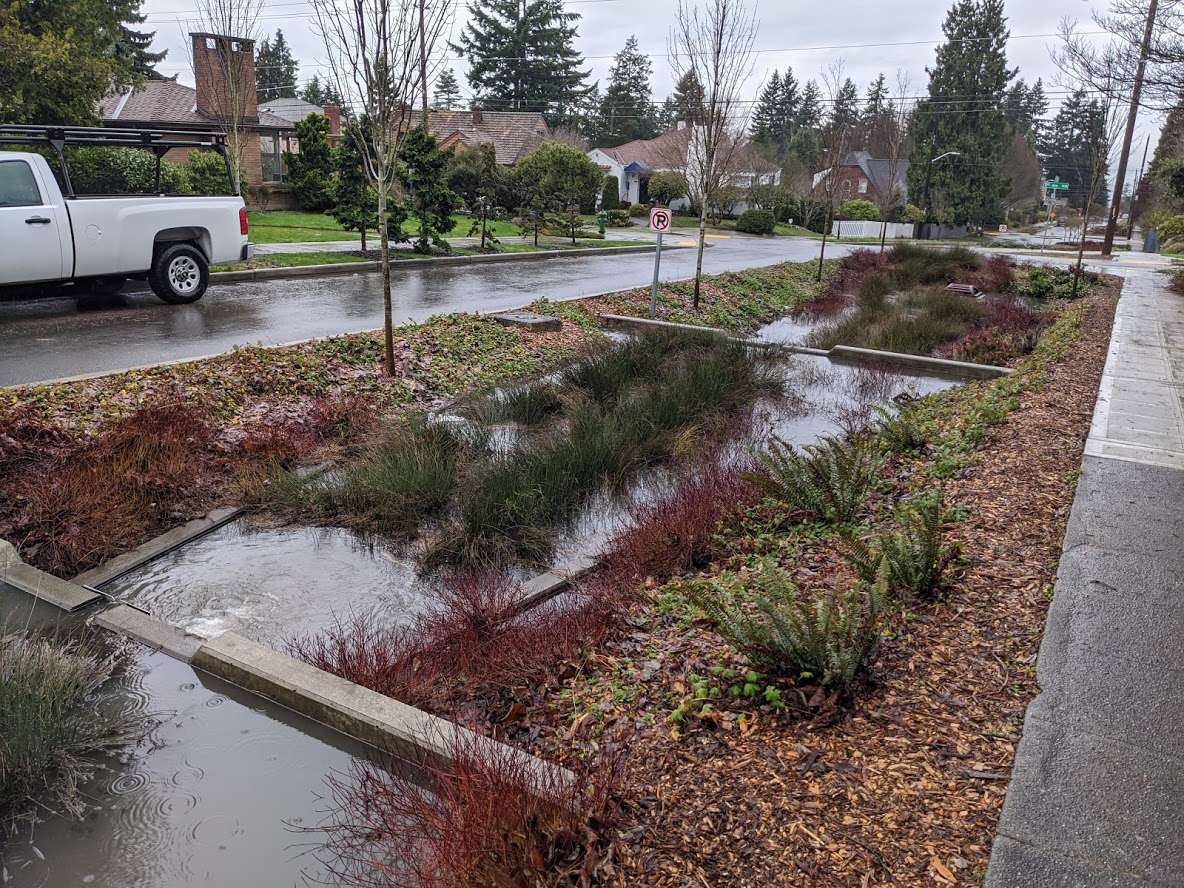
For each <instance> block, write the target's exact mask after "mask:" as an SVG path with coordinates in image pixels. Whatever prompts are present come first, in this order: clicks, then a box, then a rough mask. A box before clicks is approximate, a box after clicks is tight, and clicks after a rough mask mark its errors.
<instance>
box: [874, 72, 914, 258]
mask: <svg viewBox="0 0 1184 888" xmlns="http://www.w3.org/2000/svg"><path fill="white" fill-rule="evenodd" d="M911 92H912V81H911V80H910V78H909V75H908V74H907V73H905V72H904V71H903V70H901V69H900V68H897V69H896V93H895V95H894V97H893V102H892V113H891V114H890V115H883V117H884V118H885V119H884V120H883V121H880V122H879V127H878V128H879V134H878V135H879V141H880V144H882V145H883V147H884V153H885V157H884V159H885V160H886V161H888V188H887V189H886V190H878V191H877V192H876V206H878V207H879V208H880V252H881V253H883V252H884V246H885V244H886V242H887V240H888V217H889V216H891V215H892V212H893V210H895V209H896V208H897V207H898V206H900V205H901V204H905V203H908V187H907V186H904V185H901V184H899V183H898V182H897V179H899V178H900V172H901V168H902V164H903V163H904V162H905V161H906V160H907V159H908V156H909V154H910V153H912V150H913V146H912V144H911V142H910V140H909V117H910V116H911V115H912V113H913V105H912V99H911V98H910V97H909V94H910V93H911Z"/></svg>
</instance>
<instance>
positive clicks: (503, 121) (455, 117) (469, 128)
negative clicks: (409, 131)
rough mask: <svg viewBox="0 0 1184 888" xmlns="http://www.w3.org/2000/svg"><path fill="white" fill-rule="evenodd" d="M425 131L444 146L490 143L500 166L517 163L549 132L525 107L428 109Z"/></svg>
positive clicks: (549, 133) (539, 118) (540, 115)
mask: <svg viewBox="0 0 1184 888" xmlns="http://www.w3.org/2000/svg"><path fill="white" fill-rule="evenodd" d="M478 118H479V119H478ZM428 131H429V132H431V133H432V135H434V136H435V137H436V138H437V139H439V140H440V143H441V145H444V146H447V145H455V144H457V143H458V142H460V143H464V144H466V145H492V146H493V152H494V155H495V157H496V158H497V162H498V163H499V164H502V165H503V166H510V165H512V164H515V163H517V162H518V161H519V160H521V159H522V158H524V157H526V156H527V155H528V154H530V153H531V152H533V151H534V150H535V149H536V148H538V147H539V145H541V144H543V142H544V141H546V140H547V139H548V138H550V136H551V128H550V127H549V126H547V121H546V120H544V119H543V115H542V114H537V113H533V112H526V111H481V112H480V114H477V113H476V112H474V111H429V112H428Z"/></svg>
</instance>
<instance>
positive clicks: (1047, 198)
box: [1040, 176, 1069, 253]
mask: <svg viewBox="0 0 1184 888" xmlns="http://www.w3.org/2000/svg"><path fill="white" fill-rule="evenodd" d="M1068 190H1069V183H1068V182H1062V181H1061V177H1060V176H1057V177H1056V179H1052V180H1050V181H1048V182H1045V183H1044V204H1045V206H1047V207H1048V219H1047V220H1046V221H1047V222H1048V224H1047V225H1045V227H1044V237H1042V238H1041V239H1040V252H1042V253H1043V252H1044V246H1045V244H1047V243H1048V231H1049V229H1050V228H1052V208H1053V200H1054V197H1055V195H1054V192H1056V191H1068Z"/></svg>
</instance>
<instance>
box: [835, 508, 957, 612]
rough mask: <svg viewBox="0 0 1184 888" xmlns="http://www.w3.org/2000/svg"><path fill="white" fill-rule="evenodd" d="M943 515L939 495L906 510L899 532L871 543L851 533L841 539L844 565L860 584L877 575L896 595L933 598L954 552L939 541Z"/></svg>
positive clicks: (872, 580)
mask: <svg viewBox="0 0 1184 888" xmlns="http://www.w3.org/2000/svg"><path fill="white" fill-rule="evenodd" d="M943 520H944V511H943V509H942V500H941V496H940V495H936V496H929V497H925V498H923V499H921V500H919V501H918V502H917V503H915V504H914V505H912V506H911V507H909V508H907V509H906V510H905V512H904V515H903V517H902V519H901V521H900V528H899V530H895V531H890V532H887V533H884V532H881V533H879V534H877V535H876V536H875V537H874V538H873V540H872V541H871V542H868V541H865V540H862V539H860V538H859V537H858V536H856V535H855V534H854V533H850V532H848V533H846V534H845V535H844V540H843V541H844V548H845V550H846V556H847V561H848V563H849V564H850V565H851V568H852V569H853V570H854V571H855V574H856V576H858V577H859V578H860V580H862V581H863V582H864V583H871V582H874V581H875V579H876V577H877V576H879V575H880V574H881V573H882V574H884V575H885V576H886V577H887V580H888V586H889V588H890V589H891V590H892V591H893V592H894V593H896V594H903V595H907V596H910V597H916V598H925V597H928V596H932V595H934V594H936V593H937V592H938V591H939V590H940V589H941V585H942V580H943V578H944V576H945V572H946V568H947V567H949V565H950V562H951V561H953V559H954V558H955V557H957V554H958V552H957V548H956V547H952V546H947V545H946V544H945V542H944V541H943V538H942V522H943Z"/></svg>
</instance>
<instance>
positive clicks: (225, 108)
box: [186, 0, 264, 187]
mask: <svg viewBox="0 0 1184 888" xmlns="http://www.w3.org/2000/svg"><path fill="white" fill-rule="evenodd" d="M263 6H264V0H194V13H195V17H194V18H193V19H192V20H190V21H189V23H188V26H189V30H190V31H193V32H197V33H203V34H211V35H214V36H213V37H212V38H207V39H212V40H213V46H208V47H207V49H208V50H213V51H214V53H215V54H214V58H216V60H217V61H216V64H217V65H218V68H219V71H218V73H219V74H220V75H221V77H222V83H223V84H225V90H222V89H218V88H216V87H215V88H212V89H209V90H207V93H206V94H207V96H208V97H209V100H210V101H211V102H212V103H213V106H214V107H212V108H211V109H209V110H210V111H212V112H213V114H214V115H215V116H216V117H217V118H218V123H219V125H220V127H221V129H222V131H223V132H224V133H225V134H226V142H227V144H228V146H229V148H230V156H231V161H232V162H233V164H234V173H235V178H236V179H237V180H238V182H239V185H240V187H242V184H243V175H242V174H243V151H244V150H245V148H246V144H245V143H246V128H245V125H244V124H245V122H244V120H243V118H244V117H245V116H247V115H246V111H247V108H248V105H249V102H248V100H249V99H250V98H252V96H251V95H250V93H251V92H252V91H253V90H254V89H255V78H254V74H253V73H252V72H253V70H254V64H255V60H254V58H253V56H249V55H248V53H247V51H246V50H247V48H248V47H250V46H253V45H254V44H255V43H257V42H258V40H259V36H260V33H261V32H260V28H259V19H260V17H261V16H262V14H263ZM240 41H243V43H241V44H240ZM186 49H187V51H188V53H189V62H190V67H191V68H192V69H193V70H194V73H195V76H196V73H197V69H198V60H197V59H196V58H195V57H194V47H193V45H192V43H190V44H187V46H186Z"/></svg>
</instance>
